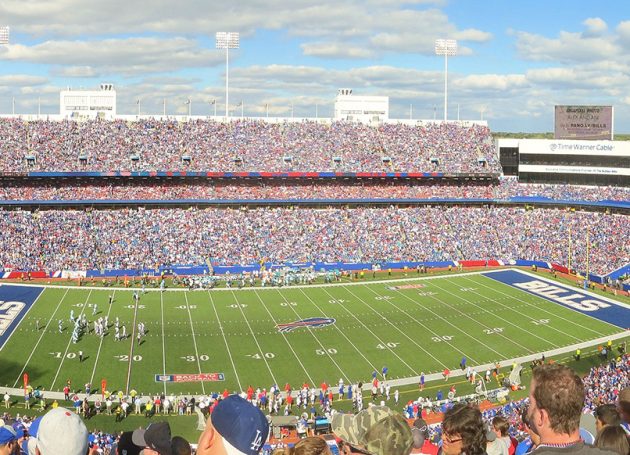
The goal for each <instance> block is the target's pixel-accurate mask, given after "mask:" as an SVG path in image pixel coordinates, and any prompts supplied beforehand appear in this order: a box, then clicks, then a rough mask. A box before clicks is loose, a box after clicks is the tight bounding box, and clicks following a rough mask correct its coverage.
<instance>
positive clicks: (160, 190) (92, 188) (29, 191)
mask: <svg viewBox="0 0 630 455" xmlns="http://www.w3.org/2000/svg"><path fill="white" fill-rule="evenodd" d="M518 197H541V198H548V199H552V200H557V201H629V200H630V187H593V186H589V187H585V186H583V187H581V186H575V185H551V184H522V183H518V180H517V179H516V178H509V177H505V178H501V179H500V180H499V181H498V182H474V181H466V182H452V183H448V181H447V182H440V181H434V180H431V181H429V182H426V181H423V180H419V181H414V180H391V181H387V180H385V179H353V180H350V179H332V180H330V181H326V180H320V179H294V180H293V181H287V180H286V179H282V180H276V179H260V178H258V179H248V180H242V179H231V180H201V179H183V178H179V179H168V180H165V179H156V180H155V181H153V182H147V181H146V179H139V180H133V179H132V180H121V179H107V178H104V179H102V181H98V180H94V179H92V180H89V181H81V180H79V181H73V180H67V179H64V180H56V179H55V180H51V181H46V180H43V181H42V180H38V181H36V182H32V181H28V180H27V181H24V180H22V179H20V180H8V181H6V182H5V183H4V185H2V187H0V201H81V200H96V201H99V200H125V201H133V200H143V201H147V200H148V201H175V200H182V199H194V200H222V201H230V200H254V201H256V200H288V199H291V200H312V199H330V200H331V201H333V202H334V201H335V200H339V199H355V200H367V199H400V200H410V199H496V200H501V201H508V200H510V199H511V198H518Z"/></svg>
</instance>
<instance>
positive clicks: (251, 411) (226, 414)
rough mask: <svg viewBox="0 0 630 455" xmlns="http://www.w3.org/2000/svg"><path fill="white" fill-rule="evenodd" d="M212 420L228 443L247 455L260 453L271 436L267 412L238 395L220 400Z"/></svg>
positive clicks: (213, 412)
mask: <svg viewBox="0 0 630 455" xmlns="http://www.w3.org/2000/svg"><path fill="white" fill-rule="evenodd" d="M210 421H211V422H212V426H213V427H214V428H215V430H217V432H218V433H219V434H220V435H221V437H222V438H223V439H224V440H225V441H226V442H227V443H228V444H230V445H231V446H232V447H234V448H235V449H237V450H238V451H239V452H241V453H244V454H246V455H257V454H258V453H260V451H261V449H262V447H263V444H264V443H265V442H267V437H268V436H269V422H268V421H267V418H266V417H265V414H263V413H262V411H261V410H260V409H258V408H257V407H256V406H254V405H253V404H251V403H250V402H249V401H247V400H245V399H244V398H241V397H240V396H238V395H230V396H229V397H227V398H225V399H223V400H221V401H219V403H218V404H217V405H216V407H215V408H214V411H212V415H211V417H210Z"/></svg>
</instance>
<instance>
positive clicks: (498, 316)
mask: <svg viewBox="0 0 630 455" xmlns="http://www.w3.org/2000/svg"><path fill="white" fill-rule="evenodd" d="M433 286H435V287H436V288H437V289H438V290H440V291H441V292H444V293H446V294H448V295H451V296H453V297H455V298H457V299H459V300H463V301H464V302H466V303H467V304H469V305H473V306H474V307H475V308H477V309H478V310H480V311H482V312H486V311H487V310H485V309H484V308H483V307H481V306H479V305H477V304H476V303H475V302H473V301H472V300H470V299H467V298H465V297H464V294H465V293H464V292H462V293H461V294H455V293H454V292H451V291H448V290H446V289H444V288H443V287H441V286H438V285H436V284H433ZM476 295H479V296H480V297H483V295H480V294H476ZM430 298H432V299H434V300H437V301H438V302H440V303H441V304H442V305H445V306H447V307H449V308H450V309H452V310H455V311H457V312H459V313H460V314H462V315H463V316H466V317H467V318H468V319H470V320H471V321H473V322H475V323H476V324H477V325H480V326H481V327H483V328H485V329H493V328H494V327H490V326H488V325H486V324H484V323H482V322H481V321H479V320H478V319H475V318H473V317H471V316H470V315H468V314H466V313H464V312H463V311H461V310H459V309H458V308H454V307H453V306H451V305H449V304H448V303H447V302H446V301H445V300H444V299H440V298H438V297H436V296H431V297H430ZM488 313H490V314H492V315H493V316H494V317H496V318H498V319H500V320H501V321H503V322H504V323H505V324H508V325H511V326H512V327H514V328H515V329H516V330H518V331H519V332H525V333H526V334H531V335H533V336H534V337H536V338H538V339H539V340H542V341H544V342H545V343H547V344H553V343H551V342H550V341H549V340H547V339H546V338H543V337H541V336H538V335H536V334H535V333H532V332H530V331H528V330H525V329H524V328H523V327H520V326H519V325H517V324H515V323H513V322H511V321H509V320H508V319H506V318H504V317H503V316H500V315H499V314H497V313H491V312H489V311H488ZM493 335H498V336H499V337H500V338H503V339H504V340H505V341H506V342H508V343H512V344H515V345H517V346H518V347H519V348H520V349H523V350H525V351H527V352H528V353H532V354H533V353H534V351H533V350H531V349H530V348H528V347H527V346H524V345H522V344H521V343H519V342H517V341H516V340H514V339H513V338H511V337H508V336H506V335H504V334H503V333H501V332H499V333H493ZM484 346H486V347H487V348H488V349H492V348H490V347H489V346H488V345H487V344H485V343H484ZM495 352H496V351H495Z"/></svg>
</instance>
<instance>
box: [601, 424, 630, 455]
mask: <svg viewBox="0 0 630 455" xmlns="http://www.w3.org/2000/svg"><path fill="white" fill-rule="evenodd" d="M595 447H599V448H600V449H605V450H612V451H613V452H617V453H618V454H619V455H628V454H629V453H630V444H629V443H628V436H627V435H626V432H625V431H624V430H623V428H621V426H620V425H606V426H605V427H603V428H602V429H601V430H600V431H599V432H598V433H597V437H596V438H595Z"/></svg>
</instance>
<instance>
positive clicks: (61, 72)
mask: <svg viewBox="0 0 630 455" xmlns="http://www.w3.org/2000/svg"><path fill="white" fill-rule="evenodd" d="M51 73H52V75H53V76H57V77H67V78H70V77H82V78H85V77H96V76H98V75H99V74H98V72H97V71H96V70H95V69H94V68H93V67H91V66H87V65H86V66H66V67H54V68H53V69H52V71H51Z"/></svg>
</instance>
